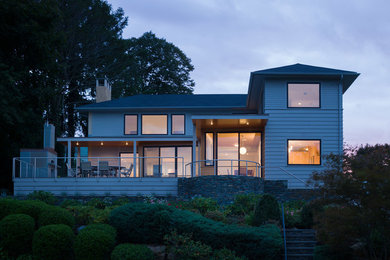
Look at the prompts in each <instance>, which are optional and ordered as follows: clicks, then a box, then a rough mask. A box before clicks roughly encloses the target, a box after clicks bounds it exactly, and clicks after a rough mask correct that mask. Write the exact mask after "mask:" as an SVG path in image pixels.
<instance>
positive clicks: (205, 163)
mask: <svg viewBox="0 0 390 260" xmlns="http://www.w3.org/2000/svg"><path fill="white" fill-rule="evenodd" d="M207 134H213V148H212V157H213V159H212V162H211V164H209V163H207V161H210V160H208V159H207V150H206V149H207V144H206V140H207V137H206V135H207ZM216 136H217V135H216V134H215V132H204V165H205V166H214V157H215V153H214V147H216Z"/></svg>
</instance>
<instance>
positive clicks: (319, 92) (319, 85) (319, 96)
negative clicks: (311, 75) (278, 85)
mask: <svg viewBox="0 0 390 260" xmlns="http://www.w3.org/2000/svg"><path fill="white" fill-rule="evenodd" d="M290 84H302V85H309V84H318V107H292V106H289V104H288V103H289V102H288V100H289V91H288V85H290ZM287 108H303V109H318V108H321V82H315V81H313V82H309V81H306V82H302V81H291V82H287Z"/></svg>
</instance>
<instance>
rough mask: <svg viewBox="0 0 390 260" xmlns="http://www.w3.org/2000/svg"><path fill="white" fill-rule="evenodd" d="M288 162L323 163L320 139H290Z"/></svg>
mask: <svg viewBox="0 0 390 260" xmlns="http://www.w3.org/2000/svg"><path fill="white" fill-rule="evenodd" d="M288 164H313V165H320V164H321V141H320V140H288Z"/></svg>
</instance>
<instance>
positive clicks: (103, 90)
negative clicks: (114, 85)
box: [96, 78, 111, 103]
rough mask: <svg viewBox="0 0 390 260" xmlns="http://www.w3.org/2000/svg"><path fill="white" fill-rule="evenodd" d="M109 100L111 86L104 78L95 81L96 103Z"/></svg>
mask: <svg viewBox="0 0 390 260" xmlns="http://www.w3.org/2000/svg"><path fill="white" fill-rule="evenodd" d="M109 100H111V86H110V84H109V83H108V80H107V79H106V78H100V79H96V103H99V102H104V101H109Z"/></svg>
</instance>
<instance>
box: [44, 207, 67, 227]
mask: <svg viewBox="0 0 390 260" xmlns="http://www.w3.org/2000/svg"><path fill="white" fill-rule="evenodd" d="M74 223H75V221H74V217H73V216H72V215H71V214H70V213H69V212H68V211H67V210H66V209H63V208H60V207H56V206H47V207H46V208H44V209H43V210H42V211H41V213H40V214H39V218H38V224H39V226H46V225H53V224H64V225H67V226H69V227H71V228H73V226H74Z"/></svg>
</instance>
